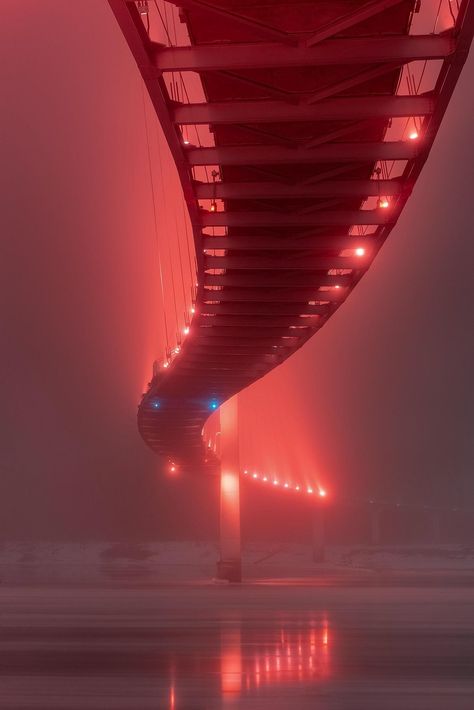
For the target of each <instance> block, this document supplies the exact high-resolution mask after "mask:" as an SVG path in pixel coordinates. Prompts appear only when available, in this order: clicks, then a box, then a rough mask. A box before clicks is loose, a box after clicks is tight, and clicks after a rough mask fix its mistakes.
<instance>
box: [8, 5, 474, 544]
mask: <svg viewBox="0 0 474 710" xmlns="http://www.w3.org/2000/svg"><path fill="white" fill-rule="evenodd" d="M0 59H1V61H0V73H1V75H2V77H1V84H2V112H1V117H0V122H1V145H2V166H3V170H2V177H1V180H2V185H1V192H0V200H1V203H2V204H1V209H0V220H1V234H2V259H1V289H2V352H1V358H2V362H1V370H0V371H1V377H2V404H3V406H2V410H1V416H2V421H1V437H2V444H1V451H0V465H1V478H0V536H1V539H4V540H5V539H18V538H21V539H24V538H30V539H91V538H110V539H119V538H127V539H142V538H160V537H162V538H169V537H173V536H175V537H179V538H183V537H186V536H188V537H189V536H194V537H200V536H212V535H213V534H215V530H216V510H217V488H216V482H215V481H212V480H207V479H201V478H199V477H197V478H196V479H195V480H193V479H191V480H190V479H187V480H185V481H181V480H179V479H176V480H168V479H165V478H163V476H162V475H161V474H160V472H159V464H158V460H157V459H156V458H155V457H154V455H153V454H152V453H151V452H150V451H148V450H147V449H146V447H145V445H144V444H143V442H142V441H141V439H140V437H139V435H138V433H137V429H136V421H135V418H136V408H137V404H138V400H139V398H140V395H141V393H142V391H143V388H144V386H145V385H146V382H147V381H148V379H149V378H150V375H151V367H152V362H153V360H154V359H155V358H159V357H161V355H162V351H163V344H164V337H163V332H162V313H161V300H160V292H159V288H158V274H157V263H156V244H155V235H154V220H153V211H152V203H151V200H150V179H149V172H148V163H147V160H148V159H147V148H146V136H145V127H144V114H143V91H142V86H141V79H140V77H139V74H138V70H137V69H136V67H135V65H134V63H133V60H132V57H131V55H130V53H129V50H128V48H127V47H126V45H125V42H124V40H123V37H122V35H121V33H120V30H119V28H118V26H117V24H116V22H115V19H114V18H113V16H112V13H111V11H110V10H109V7H108V4H107V3H106V2H105V0H84V1H83V2H81V3H57V2H53V1H52V0H44V1H43V2H41V3H38V2H36V1H35V0H24V1H23V2H22V3H14V4H11V5H10V7H9V10H8V13H6V12H4V13H3V17H2V24H1V26H0ZM473 78H474V59H473V57H472V56H471V58H470V60H468V63H467V65H466V67H465V70H464V72H463V74H462V76H461V79H460V82H459V84H458V87H457V89H456V92H455V95H454V97H453V100H452V102H451V104H450V107H449V109H448V112H447V114H446V117H445V120H444V123H443V125H442V127H441V130H440V132H439V135H438V138H437V141H436V143H435V146H434V148H433V151H432V153H431V156H430V158H429V160H428V162H427V164H426V166H425V169H424V171H423V173H422V176H421V178H420V180H419V182H418V184H417V186H416V189H415V190H414V193H413V196H412V198H411V199H410V201H409V202H408V205H407V207H406V209H405V211H404V213H403V215H402V217H401V219H400V220H399V222H398V224H397V226H396V228H395V229H394V230H393V232H392V234H391V236H390V238H389V240H388V242H387V244H386V245H385V246H384V248H383V249H382V251H381V253H380V255H379V256H378V257H377V259H376V261H375V263H374V265H373V267H372V268H371V269H370V271H369V272H368V274H367V275H366V276H365V277H364V279H363V280H362V281H361V283H360V284H359V286H358V287H357V288H356V290H355V291H354V293H353V294H352V295H351V296H350V298H349V299H348V301H347V302H346V303H345V304H344V305H343V306H342V307H341V308H340V310H339V311H338V312H337V313H336V315H335V316H334V317H333V318H332V319H331V320H330V321H329V323H328V324H327V325H326V326H325V327H324V329H323V330H322V332H321V333H319V334H318V335H317V336H316V337H315V338H314V339H313V340H312V341H311V342H310V343H308V344H307V345H306V346H305V347H304V348H303V349H302V350H301V351H299V352H298V353H297V354H296V355H295V356H294V357H292V358H291V360H290V361H288V362H287V363H285V364H284V365H283V366H281V367H280V368H278V370H276V371H275V372H273V373H271V374H270V375H268V376H267V377H266V378H265V379H264V380H262V381H260V382H258V383H256V384H255V385H253V386H252V387H250V388H249V389H248V390H246V391H245V392H244V393H243V394H242V395H241V396H240V414H241V424H240V428H241V438H242V458H243V463H244V465H249V466H256V467H260V468H262V469H264V470H271V471H276V472H280V471H281V472H286V471H291V472H294V474H295V476H297V477H299V478H301V479H302V480H307V481H313V482H318V483H320V484H322V485H324V487H325V488H327V489H328V491H329V493H330V495H331V498H332V499H334V500H337V498H338V497H339V498H342V497H344V498H350V497H351V496H354V495H357V496H366V497H371V496H377V495H379V496H385V497H390V498H393V499H394V500H395V499H400V498H401V499H403V500H414V501H418V502H421V503H424V504H430V503H438V504H439V503H444V502H449V503H453V504H459V503H463V504H470V505H472V504H473V498H474V496H473V493H474V490H473V488H474V483H473V480H474V477H473V476H472V471H473V468H474V437H473V435H472V422H473V421H474V387H473V378H472V363H473V361H474V335H473V328H472V302H473V295H474V281H473V279H472V267H473V263H474V260H473V257H474V240H473V238H472V223H473V222H472V213H471V210H472V181H473V178H474V175H473V171H472V165H473V159H474V155H473V153H474V150H473V142H472V116H471V113H472V109H471V107H472V106H473V105H474V89H473V87H474V81H473ZM148 115H149V120H150V121H151V120H152V119H151V113H149V114H148ZM167 170H168V167H167ZM168 178H169V179H168ZM166 182H167V185H168V186H171V187H170V188H169V192H170V194H169V196H168V195H167V200H168V199H169V201H170V202H172V201H173V199H174V200H181V196H180V195H179V193H178V191H177V187H176V183H175V181H174V178H173V176H172V175H171V174H170V176H168V173H166ZM160 189H163V188H162V187H161V188H160ZM163 209H164V207H163ZM159 216H160V215H159ZM161 225H162V226H163V221H161ZM168 231H169V230H168ZM164 232H165V230H164V229H163V234H160V235H159V236H160V238H163V240H166V238H167V237H169V235H167V234H165V233H164ZM255 495H256V496H258V495H260V494H259V493H258V492H256V494H255ZM287 512H288V515H289V516H290V517H291V516H294V517H297V516H298V513H297V511H296V512H295V510H294V508H292V506H291V505H290V504H289V505H288V511H287ZM267 514H268V515H269V516H271V511H270V512H268V513H267Z"/></svg>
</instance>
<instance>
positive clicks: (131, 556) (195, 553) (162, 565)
mask: <svg viewBox="0 0 474 710" xmlns="http://www.w3.org/2000/svg"><path fill="white" fill-rule="evenodd" d="M218 555H219V552H218V545H217V544H216V543H212V542H192V541H189V542H174V541H167V542H147V543H124V542H90V543H53V542H35V543H33V542H6V543H3V544H0V582H3V583H7V584H8V583H20V584H21V583H30V582H39V583H42V582H63V581H70V582H79V581H82V582H87V581H100V580H113V579H119V578H123V579H124V580H125V579H127V578H128V579H142V580H143V579H146V578H148V579H150V581H151V580H152V579H153V578H156V577H157V578H160V579H164V578H175V579H187V578H189V579H196V578H202V577H204V578H209V577H212V576H213V575H214V573H215V563H216V560H217V558H218ZM243 569H244V576H245V577H247V578H256V577H259V576H261V577H265V576H271V577H278V576H280V577H285V576H300V577H305V576H311V575H317V574H325V573H326V574H331V573H338V574H344V572H345V571H347V572H349V571H359V572H360V573H367V574H370V573H377V572H381V573H383V572H387V573H389V572H395V571H404V572H408V571H413V572H427V573H429V572H430V571H442V572H449V571H453V572H465V573H469V572H472V573H474V547H468V546H462V545H444V546H441V545H440V546H436V547H433V546H431V547H429V546H423V547H421V546H398V547H370V546H339V547H336V546H331V547H327V548H326V549H325V550H324V560H323V561H322V562H314V561H313V557H312V550H311V548H310V547H309V546H305V545H298V544H274V545H272V544H269V543H252V544H250V545H248V546H246V548H245V549H244V551H243Z"/></svg>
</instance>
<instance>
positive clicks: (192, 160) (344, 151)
mask: <svg viewBox="0 0 474 710" xmlns="http://www.w3.org/2000/svg"><path fill="white" fill-rule="evenodd" d="M420 150H421V148H420V146H419V145H418V144H417V143H416V142H415V141H386V142H385V141H380V142H378V143H368V142H367V143H326V144H323V145H318V146H317V147H316V148H311V149H308V148H287V147H285V146H278V145H257V146H253V145H252V146H244V145H242V146H229V147H227V146H222V147H220V146H219V147H213V148H189V149H188V150H187V151H186V156H187V158H188V162H189V164H190V165H193V166H196V165H272V164H274V165H275V164H281V165H291V164H300V165H303V164H306V163H333V162H335V163H337V162H343V161H350V162H375V161H376V160H412V158H416V156H417V155H418V154H419V152H420Z"/></svg>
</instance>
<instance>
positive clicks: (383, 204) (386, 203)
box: [378, 197, 390, 210]
mask: <svg viewBox="0 0 474 710" xmlns="http://www.w3.org/2000/svg"><path fill="white" fill-rule="evenodd" d="M389 204H390V203H389V201H388V200H387V198H386V197H381V198H380V199H379V201H378V206H379V207H381V208H382V209H383V210H385V209H387V207H389Z"/></svg>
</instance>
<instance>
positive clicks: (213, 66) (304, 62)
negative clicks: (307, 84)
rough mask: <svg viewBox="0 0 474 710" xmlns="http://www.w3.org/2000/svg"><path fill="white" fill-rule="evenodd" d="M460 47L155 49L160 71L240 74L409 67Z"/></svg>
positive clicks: (405, 43) (344, 42)
mask: <svg viewBox="0 0 474 710" xmlns="http://www.w3.org/2000/svg"><path fill="white" fill-rule="evenodd" d="M455 49H456V40H455V38H454V36H452V35H444V36H436V35H418V36H404V35H399V36H397V35H395V36H389V35H387V36H386V37H385V36H384V37H351V38H338V39H330V40H325V41H324V42H320V43H319V44H318V45H316V46H315V47H304V46H297V47H290V46H284V45H281V44H278V43H268V42H267V43H262V42H259V43H253V44H227V45H226V44H215V45H201V46H196V47H163V46H162V45H160V44H154V43H152V45H151V60H152V62H153V64H154V65H155V67H156V68H158V69H160V70H161V71H163V72H169V71H197V72H200V71H222V70H229V71H236V70H237V71H238V70H239V69H265V68H280V67H307V66H331V65H341V64H351V65H354V64H372V63H374V64H381V63H385V62H390V63H392V62H394V63H407V62H412V61H416V60H421V59H445V58H446V57H449V56H450V55H451V54H453V52H454V51H455Z"/></svg>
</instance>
